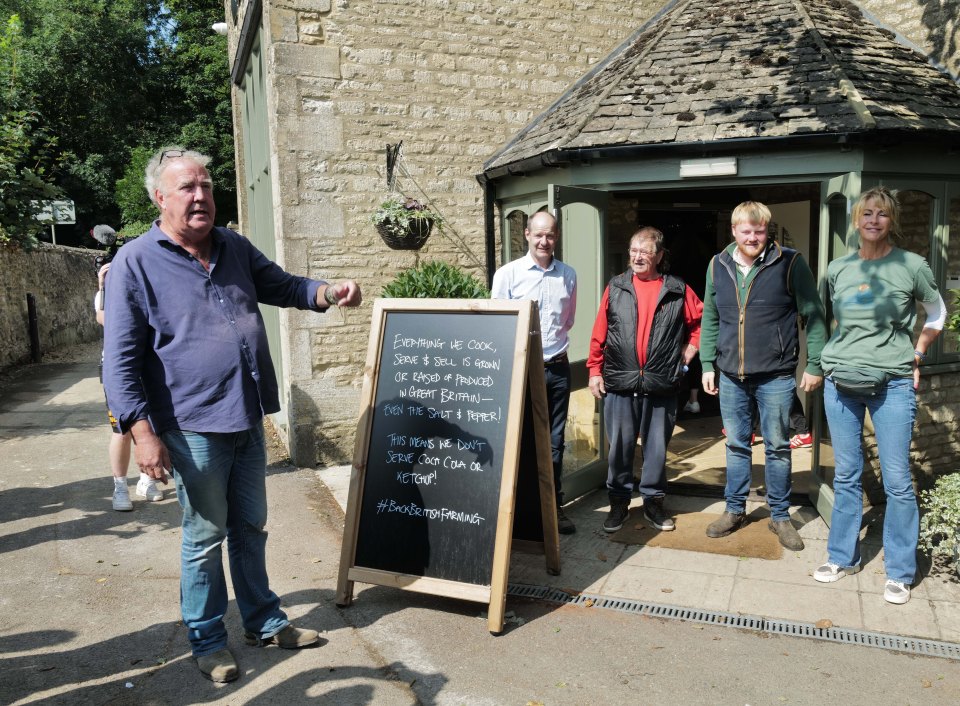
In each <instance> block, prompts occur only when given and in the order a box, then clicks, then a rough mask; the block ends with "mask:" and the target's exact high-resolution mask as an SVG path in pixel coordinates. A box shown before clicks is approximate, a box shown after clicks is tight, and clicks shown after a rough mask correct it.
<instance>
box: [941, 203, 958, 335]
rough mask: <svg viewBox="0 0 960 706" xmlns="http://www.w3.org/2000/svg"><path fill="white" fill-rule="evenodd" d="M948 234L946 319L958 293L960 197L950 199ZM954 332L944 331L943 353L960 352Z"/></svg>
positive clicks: (945, 287)
mask: <svg viewBox="0 0 960 706" xmlns="http://www.w3.org/2000/svg"><path fill="white" fill-rule="evenodd" d="M947 217H948V219H949V221H948V222H949V223H950V234H949V235H948V236H947V265H946V272H947V281H946V283H945V285H944V288H943V292H942V294H943V301H944V302H946V304H947V318H948V320H949V318H950V317H951V316H952V315H953V313H954V312H955V311H957V302H956V296H957V293H958V292H960V195H957V196H954V197H953V198H952V199H950V212H949V214H948V216H947ZM957 338H958V334H957V332H956V331H950V330H944V332H943V350H944V352H945V353H957V352H960V346H958V345H957Z"/></svg>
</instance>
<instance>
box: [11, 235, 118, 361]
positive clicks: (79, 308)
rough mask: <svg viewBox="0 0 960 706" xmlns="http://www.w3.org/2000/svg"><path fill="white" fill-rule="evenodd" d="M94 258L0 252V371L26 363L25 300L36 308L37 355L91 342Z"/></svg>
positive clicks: (62, 252) (75, 251)
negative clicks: (30, 300) (33, 300)
mask: <svg viewBox="0 0 960 706" xmlns="http://www.w3.org/2000/svg"><path fill="white" fill-rule="evenodd" d="M94 255H95V252H94V251H92V250H84V249H80V248H68V247H63V246H60V245H46V244H42V245H41V246H40V248H39V250H36V251H34V252H23V251H21V250H14V249H10V248H0V368H5V367H9V366H11V365H18V364H20V363H26V362H28V361H29V360H30V333H29V328H28V315H27V294H33V296H34V297H35V298H36V303H37V324H38V328H39V333H40V353H41V356H42V355H43V353H45V352H46V353H49V352H50V351H53V350H56V349H58V348H62V347H65V346H69V345H73V344H76V343H85V342H88V341H94V340H96V339H97V338H98V337H99V336H100V327H99V326H98V325H97V322H96V319H95V317H94V311H93V295H94V294H95V293H96V289H97V274H96V272H94V269H93V258H94Z"/></svg>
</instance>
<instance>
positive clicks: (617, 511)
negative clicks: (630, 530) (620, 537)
mask: <svg viewBox="0 0 960 706" xmlns="http://www.w3.org/2000/svg"><path fill="white" fill-rule="evenodd" d="M628 517H630V501H629V500H624V499H613V498H611V499H610V513H609V514H608V515H607V519H605V520H604V521H603V531H604V532H616V531H617V530H618V529H620V528H621V527H623V523H624V522H626V521H627V518H628Z"/></svg>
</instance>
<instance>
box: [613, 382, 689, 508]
mask: <svg viewBox="0 0 960 706" xmlns="http://www.w3.org/2000/svg"><path fill="white" fill-rule="evenodd" d="M603 423H604V426H605V427H606V431H607V441H608V442H609V443H610V455H609V456H608V457H607V461H608V466H607V491H608V493H609V494H610V497H611V498H618V499H621V500H627V501H629V500H630V496H631V495H632V493H633V491H634V489H636V490H637V491H639V493H640V497H642V498H644V499H646V498H662V497H664V496H665V495H666V494H667V445H668V444H669V443H670V438H671V437H672V436H673V428H674V426H675V425H676V423H677V396H676V395H667V396H658V395H634V394H633V393H626V394H624V393H620V392H611V391H609V390H608V391H607V395H606V397H604V398H603ZM637 437H640V443H641V444H642V446H643V469H642V470H641V472H640V483H639V484H637V482H636V480H635V479H634V477H633V460H634V457H635V456H636V453H637Z"/></svg>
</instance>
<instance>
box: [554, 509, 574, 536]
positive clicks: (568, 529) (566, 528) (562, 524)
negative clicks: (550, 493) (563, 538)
mask: <svg viewBox="0 0 960 706" xmlns="http://www.w3.org/2000/svg"><path fill="white" fill-rule="evenodd" d="M557 530H558V531H559V532H560V534H573V533H574V532H576V531H577V526H576V525H575V524H573V520H571V519H570V518H569V517H567V515H566V514H565V513H564V511H563V508H562V507H560V506H559V505H557Z"/></svg>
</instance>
